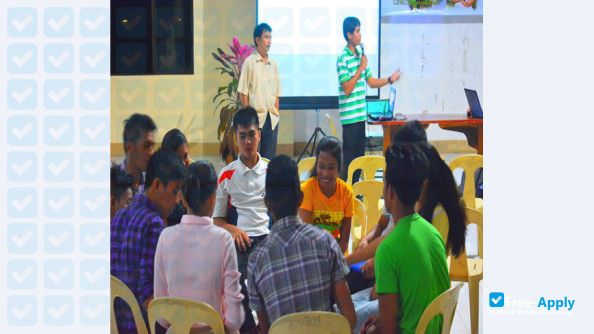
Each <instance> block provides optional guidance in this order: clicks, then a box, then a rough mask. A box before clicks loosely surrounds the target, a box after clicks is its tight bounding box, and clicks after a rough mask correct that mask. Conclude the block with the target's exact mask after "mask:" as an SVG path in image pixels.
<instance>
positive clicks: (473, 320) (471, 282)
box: [468, 277, 480, 334]
mask: <svg viewBox="0 0 594 334" xmlns="http://www.w3.org/2000/svg"><path fill="white" fill-rule="evenodd" d="M479 282H480V280H479V279H478V277H469V279H468V296H469V298H470V333H471V334H478V332H479Z"/></svg>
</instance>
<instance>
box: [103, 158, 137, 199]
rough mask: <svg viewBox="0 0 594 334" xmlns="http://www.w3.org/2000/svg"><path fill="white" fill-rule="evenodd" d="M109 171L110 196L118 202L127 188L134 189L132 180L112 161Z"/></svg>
mask: <svg viewBox="0 0 594 334" xmlns="http://www.w3.org/2000/svg"><path fill="white" fill-rule="evenodd" d="M109 171H110V174H111V185H110V188H109V190H110V196H114V197H115V199H116V201H119V200H120V198H121V197H122V195H123V194H124V193H125V192H126V190H128V188H130V189H132V188H134V178H133V177H132V175H130V174H128V173H126V172H125V171H124V170H123V169H122V167H120V166H119V165H117V164H116V163H115V162H113V161H112V163H111V169H110V170H109Z"/></svg>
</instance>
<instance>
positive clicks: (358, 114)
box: [336, 47, 371, 125]
mask: <svg viewBox="0 0 594 334" xmlns="http://www.w3.org/2000/svg"><path fill="white" fill-rule="evenodd" d="M360 61H361V59H360V58H357V56H356V55H355V54H354V53H352V52H351V50H349V48H348V47H345V48H344V50H343V51H342V54H341V55H340V57H338V61H337V62H336V72H338V109H339V111H340V122H341V123H342V124H343V125H345V124H352V123H355V122H364V121H365V120H366V119H367V103H366V101H367V100H366V97H365V94H366V92H367V91H366V89H365V88H366V87H365V85H367V82H366V81H367V79H369V78H370V77H371V71H370V70H369V67H367V68H366V69H365V73H364V75H361V78H360V79H359V81H357V85H356V86H355V89H353V91H352V92H351V95H349V96H346V95H345V94H344V90H343V89H342V84H343V83H345V82H346V81H349V80H350V79H351V78H352V77H353V76H355V73H356V72H357V69H358V68H359V63H360Z"/></svg>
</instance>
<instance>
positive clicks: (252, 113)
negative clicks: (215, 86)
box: [233, 106, 260, 132]
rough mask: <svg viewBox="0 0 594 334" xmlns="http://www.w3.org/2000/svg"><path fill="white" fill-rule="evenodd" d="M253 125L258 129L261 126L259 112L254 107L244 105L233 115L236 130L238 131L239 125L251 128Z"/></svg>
mask: <svg viewBox="0 0 594 334" xmlns="http://www.w3.org/2000/svg"><path fill="white" fill-rule="evenodd" d="M252 125H255V126H256V129H259V128H260V124H259V121H258V112H256V109H254V108H253V107H250V106H247V107H243V108H241V109H239V110H238V111H237V112H236V113H235V115H233V129H234V130H235V132H237V130H238V127H239V126H241V127H244V128H249V127H250V126H252Z"/></svg>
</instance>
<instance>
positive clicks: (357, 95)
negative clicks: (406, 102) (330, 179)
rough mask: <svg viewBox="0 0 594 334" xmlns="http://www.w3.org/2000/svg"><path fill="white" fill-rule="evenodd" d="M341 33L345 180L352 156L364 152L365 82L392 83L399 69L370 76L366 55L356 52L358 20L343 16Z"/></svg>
mask: <svg viewBox="0 0 594 334" xmlns="http://www.w3.org/2000/svg"><path fill="white" fill-rule="evenodd" d="M342 33H343V35H344V38H345V39H346V41H347V45H346V46H345V48H344V50H343V51H342V53H341V54H340V56H339V57H338V61H337V62H336V72H338V109H339V111H340V123H341V124H342V133H343V135H342V137H343V138H342V145H343V146H342V151H343V152H344V158H343V161H344V164H343V166H344V168H343V169H342V171H341V174H340V178H341V179H343V180H346V179H347V171H348V168H349V164H350V163H351V161H353V159H355V158H357V157H360V156H363V155H365V120H366V118H367V104H366V102H367V100H366V91H367V90H366V87H365V83H366V82H367V84H369V87H371V88H379V87H383V86H385V85H387V84H393V83H394V82H396V81H398V79H400V70H396V71H395V72H394V73H392V75H390V76H389V77H388V78H386V79H379V78H374V77H372V76H371V71H370V70H369V68H368V67H367V56H365V54H363V52H361V53H359V51H358V50H357V45H359V44H361V22H360V21H359V19H358V18H356V17H347V18H345V19H344V21H343V23H342ZM359 174H360V171H357V172H356V173H355V176H354V178H353V180H354V181H356V180H358V179H359Z"/></svg>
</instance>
